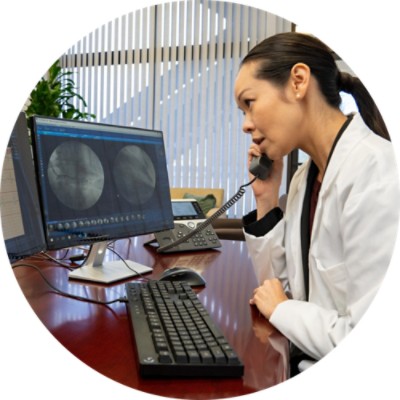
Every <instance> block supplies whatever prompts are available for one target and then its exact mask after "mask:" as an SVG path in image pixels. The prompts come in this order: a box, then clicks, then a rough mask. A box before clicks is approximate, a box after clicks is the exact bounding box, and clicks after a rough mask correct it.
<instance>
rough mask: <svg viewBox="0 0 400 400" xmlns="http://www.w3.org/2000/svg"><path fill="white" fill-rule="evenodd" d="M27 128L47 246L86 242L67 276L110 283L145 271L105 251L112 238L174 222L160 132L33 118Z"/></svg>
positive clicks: (140, 233) (55, 247) (170, 226)
mask: <svg viewBox="0 0 400 400" xmlns="http://www.w3.org/2000/svg"><path fill="white" fill-rule="evenodd" d="M32 132H33V139H34V150H35V152H34V153H35V161H36V168H37V177H38V183H39V194H40V199H41V206H42V214H43V221H44V228H45V229H44V231H45V237H46V241H47V247H48V249H60V248H67V247H72V246H79V245H87V244H90V245H91V249H90V253H89V256H88V259H87V262H86V264H85V265H84V266H82V267H81V268H79V269H77V270H74V271H72V272H71V273H70V277H71V278H76V279H84V280H92V281H96V282H104V283H109V282H114V281H117V280H121V279H125V278H127V277H130V276H134V275H136V274H137V273H140V274H141V273H143V272H147V271H151V269H150V268H149V267H147V266H142V265H140V264H138V263H134V262H133V261H128V260H118V261H111V262H108V263H106V262H104V254H105V252H106V249H107V245H108V244H109V242H110V241H112V240H116V239H121V238H128V237H132V236H138V235H144V234H148V233H154V232H157V231H162V230H165V229H171V228H173V226H174V225H173V214H172V207H171V197H170V190H169V181H168V172H167V163H166V155H165V148H164V139H163V134H162V132H160V131H157V130H146V129H138V128H132V127H124V126H115V125H107V124H100V123H94V122H87V121H76V120H66V119H56V118H49V117H40V116H36V117H33V118H32ZM127 264H128V265H129V268H128V265H127Z"/></svg>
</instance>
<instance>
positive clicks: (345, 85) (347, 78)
mask: <svg viewBox="0 0 400 400" xmlns="http://www.w3.org/2000/svg"><path fill="white" fill-rule="evenodd" d="M354 84H355V78H354V76H352V75H350V74H349V73H347V72H340V73H339V76H338V89H339V91H343V92H346V93H353V91H354Z"/></svg>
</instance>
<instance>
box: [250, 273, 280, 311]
mask: <svg viewBox="0 0 400 400" xmlns="http://www.w3.org/2000/svg"><path fill="white" fill-rule="evenodd" d="M286 300H288V297H287V296H286V294H285V292H284V290H283V287H282V283H281V282H280V280H278V279H268V280H266V281H264V283H263V284H262V285H261V286H259V287H258V288H257V289H255V290H254V293H253V298H251V299H250V304H252V305H255V306H257V308H258V310H259V311H260V313H261V314H262V315H264V317H265V318H267V319H270V318H271V315H272V313H273V312H274V311H275V308H276V307H277V306H278V305H279V304H280V303H282V302H284V301H286Z"/></svg>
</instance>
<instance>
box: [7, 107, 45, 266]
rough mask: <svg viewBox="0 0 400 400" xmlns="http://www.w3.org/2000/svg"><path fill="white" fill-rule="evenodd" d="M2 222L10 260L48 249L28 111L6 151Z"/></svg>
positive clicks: (20, 120) (22, 116)
mask: <svg viewBox="0 0 400 400" xmlns="http://www.w3.org/2000/svg"><path fill="white" fill-rule="evenodd" d="M1 172H2V180H1V222H2V228H3V238H4V243H5V247H6V251H7V255H8V258H9V261H10V263H14V262H16V261H18V260H21V259H23V258H26V257H29V256H32V255H34V254H37V253H40V252H42V251H45V250H46V241H45V238H44V232H43V226H42V215H41V209H40V204H39V195H38V191H37V185H36V176H35V169H34V162H33V156H32V148H31V146H30V139H29V128H28V122H27V118H26V115H25V113H24V112H21V113H20V114H19V115H18V118H17V120H16V122H15V125H14V127H13V130H12V133H11V136H10V139H9V143H8V146H7V149H6V152H5V155H4V163H3V168H2V171H1Z"/></svg>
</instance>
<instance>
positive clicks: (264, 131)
mask: <svg viewBox="0 0 400 400" xmlns="http://www.w3.org/2000/svg"><path fill="white" fill-rule="evenodd" d="M257 65H258V63H257V62H249V63H246V64H244V65H243V66H242V67H241V69H240V71H239V73H238V76H237V78H236V82H235V98H236V102H237V104H238V106H239V108H240V109H241V110H242V111H243V113H244V122H243V131H244V132H245V133H249V134H251V136H252V140H253V143H255V144H256V145H257V146H258V147H259V150H260V151H261V152H262V153H265V154H267V155H268V157H269V158H271V159H278V158H282V157H283V156H284V155H287V154H289V153H290V152H291V151H292V150H293V149H295V148H297V147H298V140H299V130H300V124H301V115H302V114H301V112H300V107H299V104H298V102H297V101H296V93H295V90H294V89H293V88H292V86H291V84H290V82H289V83H288V84H287V85H285V86H284V87H278V86H277V85H274V84H272V83H270V82H269V81H266V80H264V79H257V78H256V71H257Z"/></svg>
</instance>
